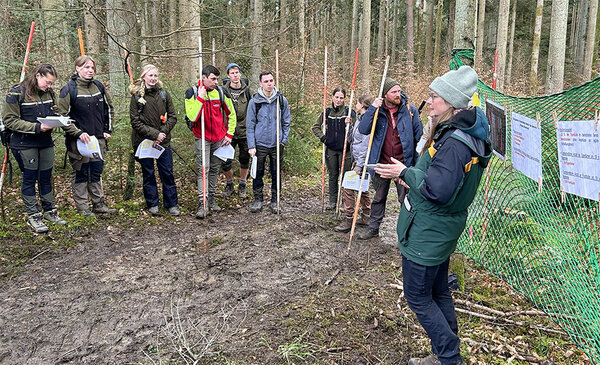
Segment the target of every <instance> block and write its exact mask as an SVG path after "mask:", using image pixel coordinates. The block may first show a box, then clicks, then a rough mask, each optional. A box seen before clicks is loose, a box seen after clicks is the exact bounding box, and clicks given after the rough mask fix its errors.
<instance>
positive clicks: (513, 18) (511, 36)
mask: <svg viewBox="0 0 600 365" xmlns="http://www.w3.org/2000/svg"><path fill="white" fill-rule="evenodd" d="M512 2H513V3H512V15H511V23H510V34H509V36H508V53H507V55H506V56H507V58H508V63H507V65H506V78H505V79H504V80H505V82H506V83H510V80H511V77H512V63H513V58H514V53H513V52H514V49H515V24H516V23H517V0H512Z"/></svg>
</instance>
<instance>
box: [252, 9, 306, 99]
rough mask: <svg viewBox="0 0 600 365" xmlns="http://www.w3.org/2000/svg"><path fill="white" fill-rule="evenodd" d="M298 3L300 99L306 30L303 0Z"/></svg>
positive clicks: (303, 74) (302, 88)
mask: <svg viewBox="0 0 600 365" xmlns="http://www.w3.org/2000/svg"><path fill="white" fill-rule="evenodd" d="M298 5H300V9H299V10H298V35H299V37H300V44H301V49H302V70H301V71H300V99H303V98H304V80H305V69H306V31H305V28H304V16H305V13H306V3H305V0H299V1H298ZM255 85H256V84H255Z"/></svg>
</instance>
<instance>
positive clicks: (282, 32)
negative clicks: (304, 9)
mask: <svg viewBox="0 0 600 365" xmlns="http://www.w3.org/2000/svg"><path fill="white" fill-rule="evenodd" d="M286 28H287V0H279V48H285V47H287V37H286V33H287V30H286Z"/></svg>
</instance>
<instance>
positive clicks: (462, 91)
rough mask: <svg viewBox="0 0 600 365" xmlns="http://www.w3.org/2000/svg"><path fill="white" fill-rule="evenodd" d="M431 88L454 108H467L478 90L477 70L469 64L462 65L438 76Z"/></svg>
mask: <svg viewBox="0 0 600 365" xmlns="http://www.w3.org/2000/svg"><path fill="white" fill-rule="evenodd" d="M429 88H430V89H431V90H432V91H434V92H435V93H437V94H438V95H439V96H441V97H442V99H444V100H446V101H447V102H448V104H450V105H452V106H453V107H454V108H456V109H462V108H466V107H468V106H469V101H471V98H472V97H473V94H474V93H475V91H476V90H477V72H475V70H473V69H472V68H471V67H469V66H460V67H459V69H458V70H455V71H448V72H446V73H445V74H444V75H442V76H439V77H436V78H435V80H433V82H432V83H431V85H429Z"/></svg>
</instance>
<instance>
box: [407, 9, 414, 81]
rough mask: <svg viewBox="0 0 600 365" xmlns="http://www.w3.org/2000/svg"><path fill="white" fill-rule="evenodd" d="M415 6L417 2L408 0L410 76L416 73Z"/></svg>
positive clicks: (408, 67) (408, 62) (408, 65)
mask: <svg viewBox="0 0 600 365" xmlns="http://www.w3.org/2000/svg"><path fill="white" fill-rule="evenodd" d="M414 5H415V0H406V65H407V69H408V72H409V74H412V73H413V72H414V67H415V50H414V48H413V47H414V41H415V36H414V33H413V32H414V29H415V28H414V19H415V18H414V13H415V8H414Z"/></svg>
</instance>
